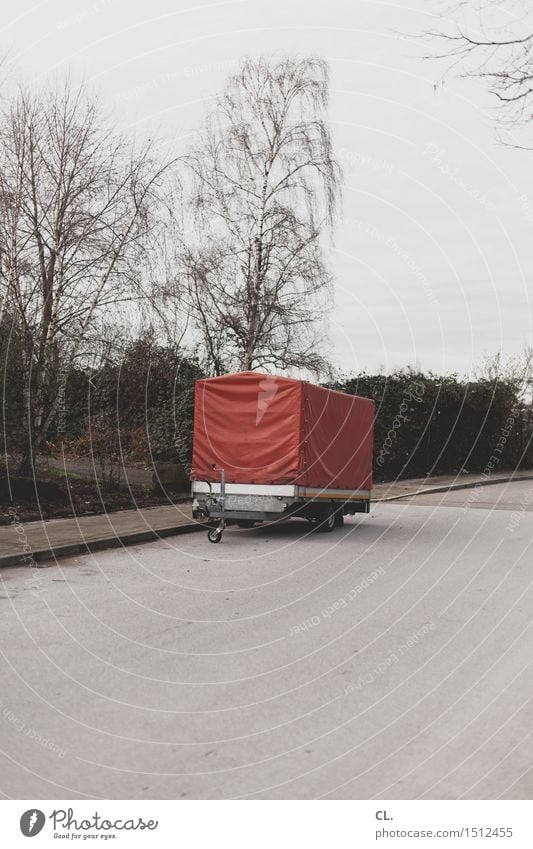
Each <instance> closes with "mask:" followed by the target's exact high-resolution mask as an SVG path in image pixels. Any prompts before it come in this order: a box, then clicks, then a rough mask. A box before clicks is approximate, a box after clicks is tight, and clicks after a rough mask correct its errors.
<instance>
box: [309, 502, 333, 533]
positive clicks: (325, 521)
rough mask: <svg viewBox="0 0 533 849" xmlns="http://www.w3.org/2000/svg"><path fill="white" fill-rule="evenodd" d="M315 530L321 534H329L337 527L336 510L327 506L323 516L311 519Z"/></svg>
mask: <svg viewBox="0 0 533 849" xmlns="http://www.w3.org/2000/svg"><path fill="white" fill-rule="evenodd" d="M310 522H311V524H312V526H313V530H314V531H316V532H317V533H319V534H329V533H331V531H332V530H333V529H334V527H335V508H334V507H333V506H329V505H328V506H327V507H326V508H325V510H324V511H321V515H319V516H313V518H311V519H310Z"/></svg>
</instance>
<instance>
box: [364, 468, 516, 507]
mask: <svg viewBox="0 0 533 849" xmlns="http://www.w3.org/2000/svg"><path fill="white" fill-rule="evenodd" d="M531 480H533V475H519V476H515V475H509V476H508V477H505V478H494V479H490V480H479V481H471V482H470V483H451V484H446V485H441V486H427V487H425V489H415V490H414V491H413V492H402V493H401V494H400V495H388V496H387V497H386V498H376V499H375V500H374V503H375V504H378V503H381V502H383V501H398V500H399V499H400V498H412V497H413V496H415V495H431V494H433V493H437V492H453V491H454V490H458V489H475V488H476V487H478V486H493V485H494V484H497V483H510V482H511V481H531Z"/></svg>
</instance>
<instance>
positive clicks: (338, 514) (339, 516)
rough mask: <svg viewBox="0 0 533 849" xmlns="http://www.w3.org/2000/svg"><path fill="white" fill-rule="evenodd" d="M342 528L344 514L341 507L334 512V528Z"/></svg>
mask: <svg viewBox="0 0 533 849" xmlns="http://www.w3.org/2000/svg"><path fill="white" fill-rule="evenodd" d="M343 526H344V513H343V510H342V507H339V509H338V510H335V527H336V528H342V527H343Z"/></svg>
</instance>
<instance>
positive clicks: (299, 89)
mask: <svg viewBox="0 0 533 849" xmlns="http://www.w3.org/2000/svg"><path fill="white" fill-rule="evenodd" d="M328 93H329V81H328V67H327V64H326V63H325V62H324V61H323V60H322V59H319V58H316V57H310V58H302V59H298V58H293V57H279V56H278V57H274V58H261V59H258V60H254V59H250V58H248V59H245V60H244V61H243V62H242V65H241V67H240V70H239V72H238V73H237V74H236V75H235V76H232V77H231V78H230V79H229V81H228V83H227V85H226V87H225V90H224V92H223V93H222V94H221V95H220V96H218V97H217V98H216V101H215V106H214V109H213V111H212V112H211V114H210V115H209V116H208V117H207V119H206V122H205V125H204V127H203V130H202V131H201V133H200V134H199V138H198V140H197V142H196V144H195V145H194V146H193V148H192V150H191V152H190V154H189V156H188V157H187V158H186V160H185V161H186V163H187V164H188V167H189V169H190V172H191V174H192V183H193V187H192V190H191V193H190V209H191V213H192V220H193V222H194V227H193V228H191V231H190V232H189V234H188V239H187V242H186V247H184V249H183V251H182V254H181V263H182V271H183V274H184V277H185V280H186V295H187V300H188V307H189V309H190V311H191V314H192V316H193V317H194V321H195V324H196V328H197V330H198V331H199V332H200V334H201V337H202V340H203V343H204V348H205V351H206V359H207V367H208V368H209V370H210V371H211V372H212V373H215V374H220V373H222V372H223V371H224V370H228V369H231V368H240V369H244V370H249V369H255V368H259V367H265V366H266V367H268V366H272V367H278V368H284V369H286V368H291V367H296V368H305V369H310V370H312V371H314V372H320V371H321V370H323V369H324V364H325V360H324V357H323V355H322V353H321V350H320V345H321V334H322V326H323V325H322V319H323V317H324V316H325V314H326V312H327V306H328V302H331V289H330V283H331V277H330V272H329V269H328V266H327V262H326V260H325V256H324V235H325V234H326V233H327V232H328V231H330V230H331V227H332V225H333V223H334V220H335V216H336V212H337V209H338V203H339V193H340V188H339V182H340V181H339V177H340V172H339V166H338V164H337V162H336V160H335V158H334V154H333V148H332V141H331V136H330V132H329V128H328V125H327V123H326V118H325V112H326V107H327V103H328Z"/></svg>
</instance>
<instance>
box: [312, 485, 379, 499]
mask: <svg viewBox="0 0 533 849" xmlns="http://www.w3.org/2000/svg"><path fill="white" fill-rule="evenodd" d="M297 489H298V496H299V497H300V498H303V499H305V500H307V499H312V500H313V501H367V500H369V499H370V495H371V490H370V489H325V488H324V489H320V488H318V487H309V486H299V487H297Z"/></svg>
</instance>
